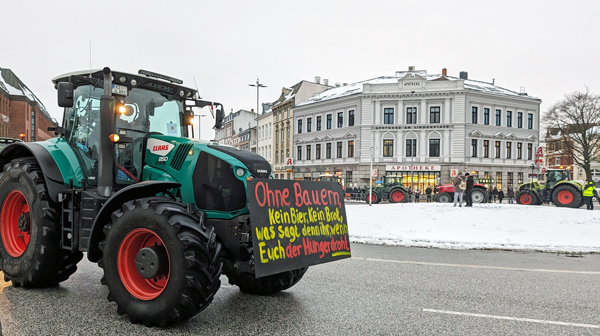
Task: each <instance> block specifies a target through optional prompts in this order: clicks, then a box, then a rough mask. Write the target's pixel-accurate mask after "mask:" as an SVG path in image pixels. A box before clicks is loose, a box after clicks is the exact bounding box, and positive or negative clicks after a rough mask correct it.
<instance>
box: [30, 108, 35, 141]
mask: <svg viewBox="0 0 600 336" xmlns="http://www.w3.org/2000/svg"><path fill="white" fill-rule="evenodd" d="M31 141H35V111H33V110H32V111H31Z"/></svg>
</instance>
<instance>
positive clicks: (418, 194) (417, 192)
mask: <svg viewBox="0 0 600 336" xmlns="http://www.w3.org/2000/svg"><path fill="white" fill-rule="evenodd" d="M420 195H421V191H420V190H419V188H417V190H416V191H415V203H419V196H420Z"/></svg>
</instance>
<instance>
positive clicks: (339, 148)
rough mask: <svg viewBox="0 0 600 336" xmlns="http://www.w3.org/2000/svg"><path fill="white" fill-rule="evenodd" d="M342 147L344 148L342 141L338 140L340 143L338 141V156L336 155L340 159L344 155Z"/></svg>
mask: <svg viewBox="0 0 600 336" xmlns="http://www.w3.org/2000/svg"><path fill="white" fill-rule="evenodd" d="M342 148H343V147H342V142H341V141H338V143H337V156H336V157H337V158H338V159H339V158H341V157H342Z"/></svg>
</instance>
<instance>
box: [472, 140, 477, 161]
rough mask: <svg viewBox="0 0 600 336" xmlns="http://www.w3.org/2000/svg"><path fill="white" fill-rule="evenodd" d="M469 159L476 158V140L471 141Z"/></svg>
mask: <svg viewBox="0 0 600 336" xmlns="http://www.w3.org/2000/svg"><path fill="white" fill-rule="evenodd" d="M471 157H477V139H471Z"/></svg>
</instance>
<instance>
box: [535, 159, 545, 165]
mask: <svg viewBox="0 0 600 336" xmlns="http://www.w3.org/2000/svg"><path fill="white" fill-rule="evenodd" d="M542 163H543V162H542V159H535V165H536V166H541V165H542Z"/></svg>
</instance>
